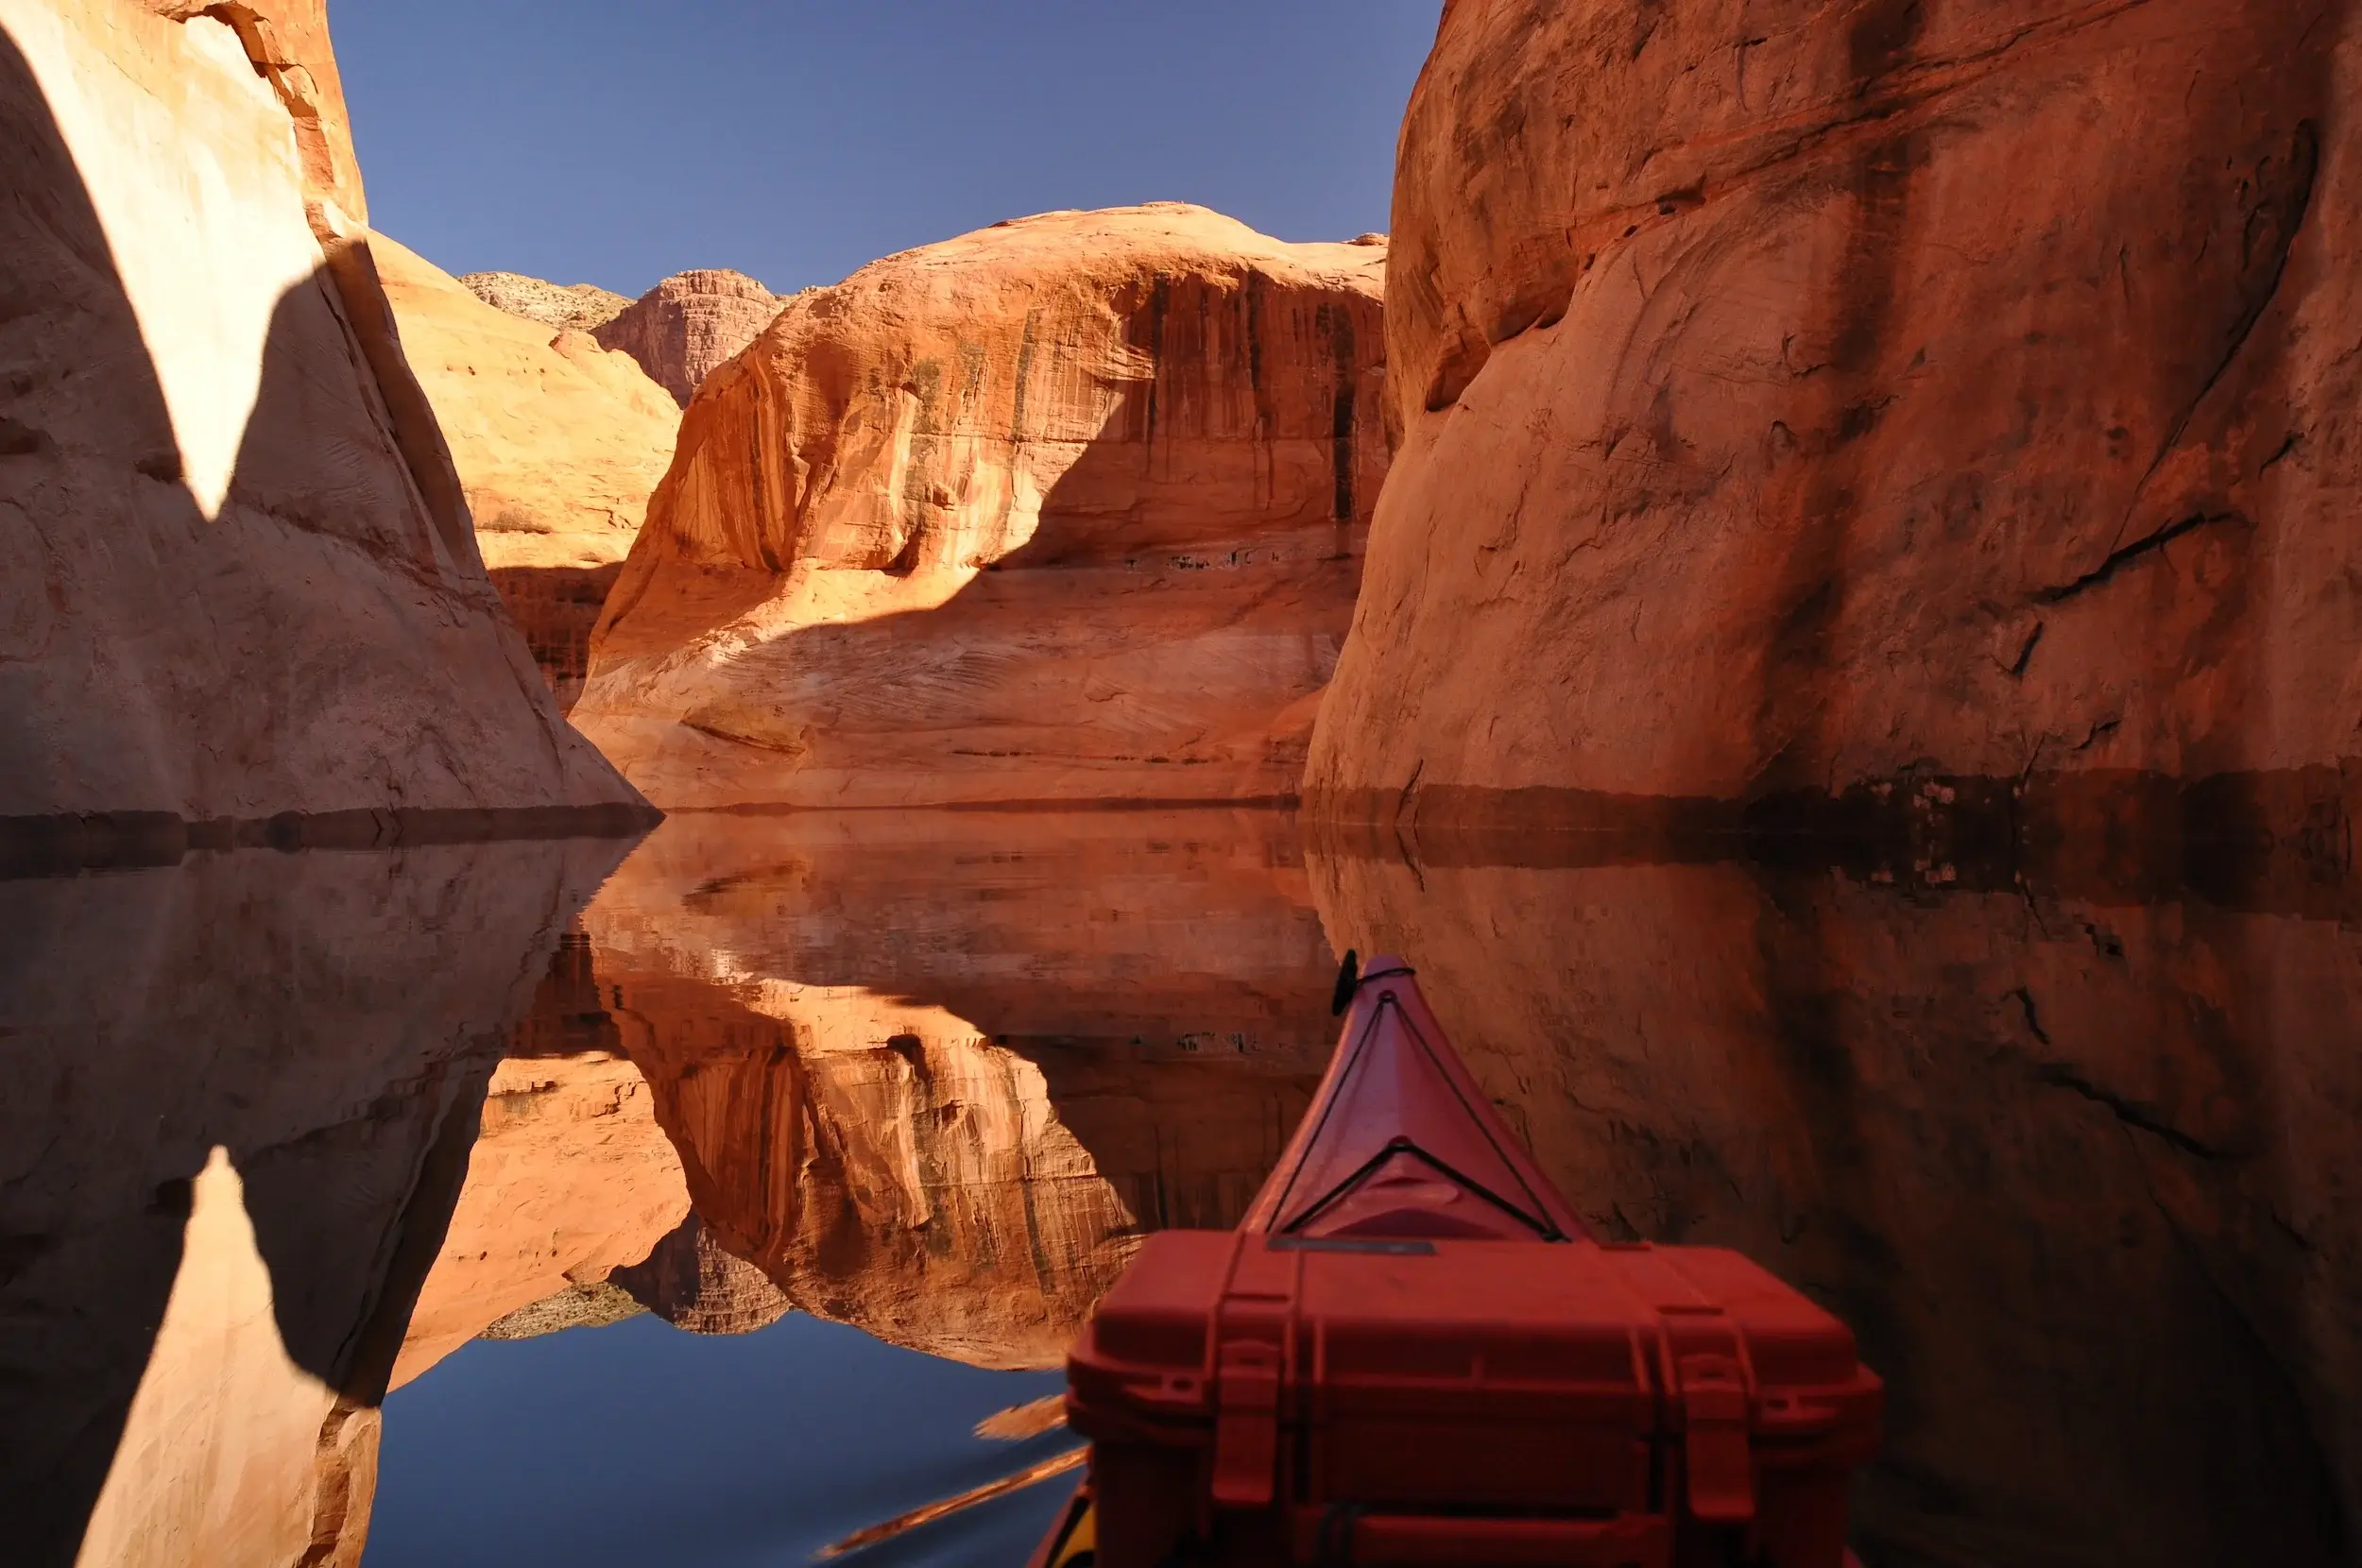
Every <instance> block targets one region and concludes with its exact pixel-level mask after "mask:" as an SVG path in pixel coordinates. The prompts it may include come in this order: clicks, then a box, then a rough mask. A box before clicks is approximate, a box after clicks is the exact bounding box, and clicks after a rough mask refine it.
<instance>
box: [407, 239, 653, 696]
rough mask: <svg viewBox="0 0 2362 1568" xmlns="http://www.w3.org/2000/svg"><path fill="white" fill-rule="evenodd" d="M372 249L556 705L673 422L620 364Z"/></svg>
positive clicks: (418, 264)
mask: <svg viewBox="0 0 2362 1568" xmlns="http://www.w3.org/2000/svg"><path fill="white" fill-rule="evenodd" d="M371 249H372V251H373V252H374V253H375V255H376V257H377V263H378V269H379V273H380V275H381V277H382V278H383V279H384V281H385V293H386V297H387V298H388V299H389V300H391V301H392V304H393V308H394V315H395V318H396V320H398V321H399V322H400V323H401V326H402V347H403V349H405V350H406V351H407V352H408V356H409V359H410V363H411V365H412V366H413V367H414V368H415V369H416V370H417V372H418V376H419V384H420V385H422V386H423V387H424V388H425V389H426V395H427V399H428V401H430V402H432V403H433V404H434V406H435V417H436V422H437V423H438V424H440V425H441V427H442V431H443V435H444V437H445V438H446V439H447V440H448V441H449V442H450V443H451V452H452V459H453V461H454V463H455V464H456V465H457V466H458V470H459V482H460V486H461V487H462V489H463V490H464V491H465V493H466V496H467V501H468V509H469V511H470V513H471V515H472V517H473V518H474V521H475V539H476V547H477V549H478V550H480V551H481V552H482V553H483V556H484V565H485V568H486V570H487V571H488V572H489V573H490V574H491V579H492V584H493V587H494V588H498V589H499V590H500V595H501V598H502V600H503V602H504V603H505V604H506V605H507V606H508V611H509V614H510V615H511V616H513V617H514V618H515V620H516V622H517V626H518V629H519V630H520V631H522V632H523V633H524V636H525V642H526V645H527V646H528V647H530V648H531V649H532V651H533V656H534V659H535V661H536V662H537V663H538V664H539V665H540V667H541V673H542V674H543V675H544V676H545V677H546V678H547V679H548V680H549V683H550V685H551V688H552V689H553V690H555V691H556V693H557V695H558V700H559V701H560V703H561V704H571V703H572V702H573V698H574V696H575V694H576V693H577V692H578V691H580V690H581V688H582V676H583V671H584V669H585V668H586V665H587V662H588V656H589V650H590V629H591V627H592V626H593V625H594V624H595V623H596V622H597V621H598V615H599V607H600V605H601V604H602V603H603V602H604V601H605V599H606V594H607V589H608V587H610V586H611V585H612V584H613V583H614V581H615V574H616V571H618V570H619V569H620V567H621V566H622V564H623V560H624V557H625V555H626V554H629V553H630V550H631V541H632V539H633V538H634V537H637V536H638V534H639V532H640V525H641V524H642V522H643V521H645V520H646V519H647V514H648V496H649V494H650V492H652V491H653V490H655V488H656V486H657V482H658V481H659V480H660V479H662V478H663V477H664V468H665V465H666V464H667V463H669V462H671V461H672V457H673V437H674V435H675V434H676V431H677V429H678V427H679V423H680V411H679V410H678V409H677V408H676V407H675V406H674V403H673V400H672V399H670V398H669V397H667V396H665V394H664V389H663V388H662V387H660V386H659V385H657V384H656V383H654V382H652V381H650V380H649V379H648V378H647V377H646V376H645V375H644V374H642V371H641V369H640V366H638V365H637V364H636V363H634V362H633V360H632V359H631V357H630V356H629V355H627V354H623V353H617V352H614V351H612V350H610V349H602V348H601V347H599V345H598V343H597V342H596V341H595V340H594V339H593V338H592V337H591V336H590V334H589V333H587V332H580V331H576V330H573V329H571V328H557V329H555V330H554V329H552V328H550V327H548V326H545V325H542V324H540V323H538V322H535V321H531V320H528V319H525V318H523V317H522V316H519V315H512V314H507V313H505V312H502V311H500V310H496V309H494V308H493V307H492V306H490V305H488V304H487V303H485V302H484V301H483V300H481V299H479V298H477V297H476V296H475V294H473V293H471V291H469V290H468V289H466V288H463V287H461V286H460V283H459V281H458V280H457V279H455V278H453V277H451V276H450V275H449V274H448V273H445V272H444V271H443V270H442V269H441V268H439V267H437V266H436V265H435V264H434V263H432V262H429V261H427V260H426V259H425V258H424V257H421V256H419V255H418V254H416V253H415V252H413V251H411V250H408V249H405V248H404V247H402V246H399V245H396V244H394V243H393V242H392V241H391V240H388V239H386V238H385V236H383V235H378V236H376V237H375V238H374V240H373V242H372V244H371Z"/></svg>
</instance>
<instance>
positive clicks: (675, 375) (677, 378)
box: [595, 267, 786, 408]
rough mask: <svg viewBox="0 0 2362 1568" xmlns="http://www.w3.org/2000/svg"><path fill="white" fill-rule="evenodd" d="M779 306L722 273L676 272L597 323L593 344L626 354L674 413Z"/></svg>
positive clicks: (741, 278)
mask: <svg viewBox="0 0 2362 1568" xmlns="http://www.w3.org/2000/svg"><path fill="white" fill-rule="evenodd" d="M785 302H786V301H784V300H782V299H781V298H779V296H777V295H775V294H773V293H772V292H771V291H770V290H769V289H767V288H764V287H763V286H762V284H761V283H758V282H756V281H754V280H753V279H752V278H749V277H747V276H746V275H745V273H743V272H732V271H730V270H729V269H728V268H727V267H708V268H700V269H697V270H694V271H691V272H676V273H675V274H673V276H671V277H670V278H667V279H665V280H664V281H662V282H660V283H659V284H657V286H656V287H654V288H652V289H650V290H649V291H648V292H647V293H645V294H643V295H642V296H641V297H640V298H637V299H635V300H633V301H632V302H631V303H630V304H628V305H626V306H625V307H624V308H623V309H622V310H620V311H617V312H616V313H615V314H614V315H612V316H610V317H608V319H607V320H605V321H602V322H600V323H599V325H598V327H597V328H596V329H595V330H596V332H597V333H598V339H599V341H600V342H601V343H603V344H605V345H606V346H607V347H608V348H609V349H617V350H619V351H621V352H623V353H627V354H629V355H631V357H632V358H634V359H636V360H638V361H639V362H640V364H641V366H642V367H643V368H644V369H645V370H646V371H647V372H648V374H649V375H651V376H653V377H655V378H656V380H657V381H658V383H659V384H661V385H662V386H663V388H664V390H666V391H667V392H670V393H671V394H672V395H673V397H674V399H675V401H677V402H678V403H679V404H680V406H681V407H683V408H687V407H688V406H689V400H690V399H692V398H693V397H695V396H696V395H697V388H699V387H700V386H703V385H704V384H705V381H706V378H707V377H708V376H710V375H711V374H713V372H714V371H715V370H717V369H719V368H720V367H721V366H723V365H724V364H726V363H727V362H728V361H729V360H731V359H734V358H736V357H737V355H738V352H739V350H740V349H744V348H745V347H746V345H747V344H749V343H752V342H753V341H754V340H755V339H756V338H757V337H759V336H761V335H762V330H763V329H764V328H765V327H768V326H769V325H771V321H772V318H773V317H774V316H776V315H779V306H780V305H782V304H784V303H785Z"/></svg>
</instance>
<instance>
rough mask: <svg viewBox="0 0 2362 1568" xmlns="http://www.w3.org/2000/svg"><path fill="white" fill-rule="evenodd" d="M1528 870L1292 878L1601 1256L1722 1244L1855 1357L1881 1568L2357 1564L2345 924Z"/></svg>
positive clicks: (1798, 876)
mask: <svg viewBox="0 0 2362 1568" xmlns="http://www.w3.org/2000/svg"><path fill="white" fill-rule="evenodd" d="M1503 847H1504V846H1501V845H1495V846H1493V852H1494V853H1498V852H1499V851H1500V850H1501V849H1502V848H1503ZM1547 847H1548V848H1549V849H1552V850H1554V851H1555V853H1556V855H1557V858H1558V859H1559V863H1558V864H1557V865H1556V866H1555V867H1553V868H1551V869H1528V868H1519V867H1516V866H1509V865H1502V864H1499V863H1498V862H1497V861H1496V862H1495V863H1487V862H1488V861H1491V860H1493V854H1491V853H1488V852H1487V851H1486V849H1485V848H1484V846H1481V845H1471V844H1466V843H1454V842H1451V841H1449V840H1440V841H1435V840H1430V839H1429V837H1426V836H1422V838H1421V839H1420V840H1419V841H1418V843H1417V844H1415V846H1413V847H1412V849H1411V850H1409V851H1406V850H1405V849H1404V848H1403V847H1402V846H1401V845H1400V844H1397V843H1395V842H1394V841H1392V840H1391V839H1390V840H1389V842H1388V843H1387V844H1386V845H1385V846H1384V848H1385V852H1384V854H1383V855H1382V856H1381V855H1370V854H1363V853H1358V852H1353V851H1349V850H1347V849H1344V848H1343V847H1341V846H1339V845H1336V844H1330V843H1326V842H1325V841H1324V842H1322V843H1318V844H1316V845H1315V849H1314V853H1313V856H1312V859H1311V868H1312V874H1313V880H1314V885H1315V888H1316V889H1317V892H1318V896H1319V900H1320V904H1321V908H1322V912H1323V915H1324V919H1325V920H1326V924H1327V928H1328V930H1329V932H1330V937H1331V940H1332V941H1333V942H1335V943H1336V944H1337V945H1339V946H1344V945H1347V944H1358V945H1360V946H1361V948H1362V950H1363V951H1365V952H1366V951H1369V950H1371V949H1372V948H1379V949H1384V950H1390V951H1399V952H1403V953H1406V954H1409V955H1411V957H1412V962H1413V963H1416V964H1417V966H1418V969H1419V975H1420V980H1421V984H1422V985H1423V986H1425V987H1426V989H1427V992H1428V995H1429V997H1430V998H1431V1000H1432V1001H1433V1004H1434V1006H1435V1010H1436V1013H1437V1014H1438V1016H1439V1017H1440V1018H1441V1019H1442V1021H1443V1023H1444V1024H1445V1026H1446V1029H1448V1030H1449V1031H1451V1032H1452V1035H1453V1038H1454V1040H1455V1042H1456V1043H1457V1044H1458V1045H1459V1046H1460V1048H1461V1049H1462V1050H1463V1054H1464V1055H1465V1056H1466V1057H1467V1058H1468V1061H1469V1064H1470V1065H1471V1066H1472V1067H1473V1068H1474V1069H1475V1070H1476V1073H1477V1075H1478V1077H1479V1078H1480V1080H1481V1081H1482V1082H1483V1083H1484V1084H1485V1086H1486V1088H1487V1089H1488V1090H1490V1091H1491V1092H1492V1093H1493V1094H1494V1095H1495V1096H1496V1097H1497V1098H1498V1099H1500V1100H1501V1102H1502V1103H1503V1105H1504V1108H1505V1109H1506V1110H1507V1111H1508V1112H1509V1114H1510V1115H1511V1116H1512V1117H1513V1120H1514V1121H1515V1122H1516V1124H1517V1125H1519V1126H1520V1127H1521V1128H1522V1129H1523V1130H1524V1132H1525V1133H1526V1134H1527V1136H1528V1138H1529V1140H1530V1141H1531V1143H1532V1146H1533V1148H1534V1150H1535V1151H1536V1153H1537V1154H1539V1155H1540V1156H1541V1158H1542V1159H1543V1161H1544V1164H1545V1166H1546V1167H1547V1168H1548V1169H1549V1170H1550V1171H1551V1173H1552V1174H1553V1175H1554V1176H1555V1177H1556V1178H1557V1179H1558V1180H1559V1182H1560V1183H1561V1185H1563V1187H1564V1188H1565V1190H1566V1192H1567V1194H1568V1196H1569V1197H1570V1198H1572V1199H1573V1200H1574V1201H1575V1202H1576V1204H1577V1205H1578V1207H1579V1208H1580V1209H1582V1211H1583V1213H1584V1216H1585V1218H1586V1219H1588V1220H1590V1221H1591V1222H1592V1223H1593V1224H1594V1225H1595V1226H1597V1227H1598V1228H1599V1229H1600V1232H1601V1233H1602V1234H1605V1235H1611V1236H1635V1235H1636V1236H1646V1237H1651V1238H1654V1239H1661V1240H1670V1241H1697V1242H1712V1243H1719V1244H1722V1245H1727V1246H1734V1247H1737V1248H1740V1249H1741V1250H1743V1251H1745V1252H1747V1253H1750V1254H1751V1255H1753V1256H1754V1257H1755V1258H1757V1259H1759V1260H1761V1261H1762V1262H1763V1263H1765V1264H1766V1265H1767V1266H1769V1267H1771V1268H1772V1269H1773V1270H1777V1271H1778V1272H1780V1273H1781V1274H1783V1275H1784V1276H1785V1277H1787V1278H1788V1279H1789V1280H1790V1281H1792V1282H1794V1283H1796V1284H1797V1285H1799V1286H1801V1287H1804V1288H1806V1290H1808V1291H1810V1292H1812V1293H1813V1294H1814V1295H1815V1296H1817V1297H1818V1298H1819V1299H1820V1300H1821V1301H1823V1303H1824V1304H1827V1305H1828V1306H1830V1307H1831V1308H1832V1309H1833V1310H1835V1311H1836V1312H1838V1313H1839V1314H1840V1316H1841V1317H1842V1318H1843V1319H1844V1320H1845V1321H1847V1322H1848V1323H1850V1324H1851V1325H1852V1326H1853V1328H1854V1329H1855V1331H1856V1332H1857V1335H1858V1336H1859V1338H1860V1340H1861V1344H1862V1353H1863V1356H1864V1358H1865V1359H1866V1360H1867V1361H1868V1362H1869V1363H1870V1364H1871V1365H1872V1366H1874V1368H1876V1369H1877V1371H1878V1372H1880V1373H1881V1374H1883V1375H1884V1376H1885V1377H1886V1379H1887V1386H1888V1391H1889V1399H1890V1405H1889V1412H1888V1427H1889V1436H1888V1440H1887V1445H1886V1452H1885V1455H1884V1457H1882V1459H1881V1461H1880V1463H1879V1464H1878V1465H1877V1467H1875V1469H1874V1471H1873V1472H1872V1474H1871V1475H1870V1477H1869V1479H1868V1481H1867V1482H1866V1484H1865V1490H1864V1491H1862V1493H1860V1498H1861V1506H1860V1508H1859V1510H1858V1513H1857V1526H1858V1532H1859V1533H1858V1536H1857V1540H1858V1541H1859V1542H1860V1543H1861V1544H1862V1547H1863V1554H1864V1557H1865V1559H1866V1560H1867V1561H1870V1562H1874V1563H1881V1564H1888V1563H1891V1564H1906V1565H1913V1564H1938V1563H1942V1564H1977V1565H1988V1564H1989V1565H1992V1568H2003V1565H2008V1568H2045V1565H2058V1568H2067V1565H2070V1564H2072V1565H2078V1568H2080V1565H2087V1564H2095V1563H2103V1562H2106V1563H2114V1562H2143V1563H2151V1564H2159V1565H2175V1568H2182V1565H2186V1568H2201V1565H2206V1564H2214V1563H2220V1562H2228V1561H2269V1562H2274V1563H2288V1564H2319V1565H2322V1568H2328V1565H2331V1564H2342V1563H2346V1562H2349V1561H2351V1560H2352V1556H2351V1554H2352V1552H2353V1548H2354V1544H2355V1542H2356V1539H2357V1532H2356V1528H2355V1521H2356V1519H2357V1508H2362V1495H2357V1493H2356V1491H2355V1482H2354V1477H2355V1476H2356V1475H2357V1474H2362V1426H2357V1424H2356V1420H2355V1414H2354V1412H2355V1410H2356V1408H2357V1403H2356V1402H2357V1396H2362V1337H2358V1336H2357V1333H2356V1329H2355V1325H2356V1324H2357V1323H2362V1227H2358V1226H2357V1222H2356V1220H2355V1219H2354V1214H2355V1206H2354V1200H2355V1196H2356V1191H2357V1185H2358V1184H2362V1153H2358V1152H2357V1151H2358V1150H2362V1070H2357V1068H2356V1065H2355V1064H2354V1061H2353V1051H2352V1049H2351V1048H2350V1047H2351V1044H2352V1042H2353V1040H2354V1039H2355V1038H2357V1036H2358V1035H2362V940H2357V936H2356V932H2355V929H2354V927H2353V924H2352V923H2351V922H2344V923H2341V922H2339V921H2337V920H2334V919H2331V920H2322V919H2308V918H2304V917H2302V915H2298V914H2290V913H2279V912H2268V911H2267V910H2258V909H2255V908H2253V907H2245V908H2243V907H2241V906H2239V905H2237V904H2235V903H2234V904H2220V903H2214V902H2210V901H2208V900H2206V899H2203V898H2200V897H2199V896H2197V895H2194V894H2192V893H2190V892H2188V891H2187V890H2186V889H2184V890H2181V891H2176V892H2173V893H2172V894H2171V895H2170V896H2167V897H2165V898H2164V899H2163V901H2158V902H2143V901H2140V900H2137V899H2127V898H2125V897H2123V896H2121V895H2111V894H2109V893H2107V892H2105V891H2104V890H2091V891H2085V892H2082V893H2072V892H2065V891H2061V890H2058V889H2056V888H2054V887H2053V886H2052V885H2051V884H2049V883H2047V882H2045V880H2043V879H2042V878H2039V877H2036V878H2031V879H2029V881H2028V883H2027V884H2026V885H2024V886H2015V887H2004V888H2002V889H1999V890H1994V891H1977V890H1968V891H1941V890H1933V889H1928V888H1926V887H1924V886H1923V887H1921V888H1919V889H1916V890H1911V889H1908V888H1898V887H1895V886H1879V885H1874V884H1869V883H1865V882H1863V881H1860V880H1857V879H1855V878H1852V877H1850V876H1846V875H1843V874H1839V873H1834V872H1816V871H1809V870H1803V869H1793V870H1789V871H1772V870H1770V869H1766V868H1762V867H1749V866H1745V865H1741V864H1736V863H1729V862H1721V863H1717V862H1714V861H1702V862H1701V863H1694V864H1688V865H1669V864H1648V863H1625V864H1618V863H1615V858H1614V857H1613V856H1612V855H1610V854H1608V853H1606V852H1605V845H1604V844H1603V841H1599V840H1590V841H1576V840H1566V841H1561V842H1559V843H1558V844H1555V845H1551V846H1547ZM1517 849H1518V851H1519V852H1522V853H1526V854H1532V853H1533V852H1534V851H1535V849H1536V845H1535V844H1533V843H1532V842H1529V843H1527V844H1524V845H1520V846H1517ZM1406 853H1408V854H1410V855H1412V856H1415V857H1416V859H1415V861H1412V860H1407V859H1406V858H1405V857H1406ZM2161 891H2163V890H2157V889H2152V890H2151V893H2152V894H2155V893H2158V892H2161Z"/></svg>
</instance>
